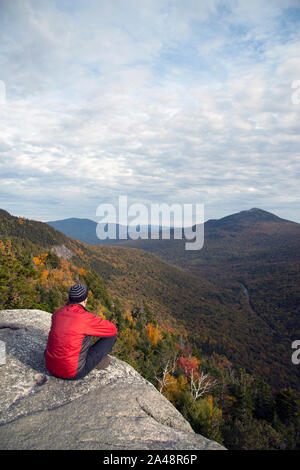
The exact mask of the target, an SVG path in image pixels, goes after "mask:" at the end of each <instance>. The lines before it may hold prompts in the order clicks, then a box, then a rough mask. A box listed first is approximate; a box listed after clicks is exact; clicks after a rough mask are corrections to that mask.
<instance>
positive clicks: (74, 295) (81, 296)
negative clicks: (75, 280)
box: [69, 283, 88, 303]
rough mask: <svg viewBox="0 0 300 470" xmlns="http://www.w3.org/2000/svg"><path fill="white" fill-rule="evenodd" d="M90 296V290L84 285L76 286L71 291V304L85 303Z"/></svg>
mask: <svg viewBox="0 0 300 470" xmlns="http://www.w3.org/2000/svg"><path fill="white" fill-rule="evenodd" d="M87 296H88V289H87V287H85V286H84V285H83V284H80V283H79V284H75V285H74V286H72V287H71V289H70V291H69V301H70V302H77V303H79V302H83V301H84V300H85V299H86V298H87Z"/></svg>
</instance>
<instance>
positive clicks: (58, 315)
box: [44, 283, 117, 380]
mask: <svg viewBox="0 0 300 470" xmlns="http://www.w3.org/2000/svg"><path fill="white" fill-rule="evenodd" d="M87 299H88V289H87V287H86V286H84V285H83V284H81V283H79V284H75V285H74V286H72V287H71V288H70V291H69V301H68V302H67V304H66V305H65V306H64V307H62V308H60V309H58V310H56V311H55V312H54V313H53V315H52V319H51V328H50V332H49V336H48V341H47V347H46V350H45V353H44V355H45V363H46V368H47V370H48V371H49V372H50V373H51V374H52V375H54V376H56V377H59V378H63V379H71V380H76V379H81V378H83V377H85V376H86V375H87V374H88V373H89V372H90V371H91V370H92V369H94V368H97V369H106V368H107V367H108V365H109V363H110V358H109V356H108V353H109V352H110V351H111V349H112V347H113V345H114V343H115V341H116V338H117V337H116V334H117V328H116V326H115V325H114V324H113V323H111V322H110V321H109V320H104V319H102V318H99V317H97V316H96V315H94V314H93V313H90V312H89V311H88V310H87V309H86V308H85V306H86V303H87ZM94 336H99V337H100V339H98V340H97V342H96V343H95V344H93V345H92V341H93V337H94Z"/></svg>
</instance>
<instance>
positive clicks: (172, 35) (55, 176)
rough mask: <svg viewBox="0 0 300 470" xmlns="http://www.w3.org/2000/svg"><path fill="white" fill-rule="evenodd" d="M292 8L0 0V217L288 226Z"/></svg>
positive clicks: (299, 65)
mask: <svg viewBox="0 0 300 470" xmlns="http://www.w3.org/2000/svg"><path fill="white" fill-rule="evenodd" d="M299 23H300V0H272V1H271V0H269V1H268V0H263V1H260V0H251V1H249V0H246V1H244V0H226V1H217V0H170V1H167V0H0V179H1V182H0V207H1V208H3V209H5V210H8V211H9V212H10V213H12V214H13V215H19V216H25V217H27V218H32V219H36V220H45V221H46V220H55V219H62V218H67V217H83V218H90V219H94V220H97V217H96V210H97V207H98V206H99V204H102V203H113V204H115V205H116V207H117V204H118V198H119V196H124V195H125V196H127V197H128V202H129V204H130V203H137V202H138V203H144V204H147V205H150V204H151V203H167V204H173V203H179V204H183V203H190V204H204V213H205V220H207V219H211V218H219V217H222V216H225V215H229V214H231V213H234V212H238V211H240V210H244V209H250V208H252V207H259V208H261V209H265V210H268V211H270V212H273V213H275V214H277V215H279V216H280V217H283V218H287V219H290V220H294V221H297V222H300V211H299V197H300V191H299V186H300V185H299V179H300V178H299V166H300V165H299V155H300V132H299V131H300V120H299V117H300V58H299V57H300V24H299Z"/></svg>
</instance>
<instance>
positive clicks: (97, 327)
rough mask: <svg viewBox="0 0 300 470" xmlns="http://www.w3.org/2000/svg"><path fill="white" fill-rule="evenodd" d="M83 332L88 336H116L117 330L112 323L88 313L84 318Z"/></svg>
mask: <svg viewBox="0 0 300 470" xmlns="http://www.w3.org/2000/svg"><path fill="white" fill-rule="evenodd" d="M85 330H86V331H85V334H87V335H90V336H115V335H116V334H117V328H116V326H115V325H114V324H113V323H112V322H110V321H109V320H104V319H103V318H99V317H96V315H94V314H93V313H90V312H88V315H87V316H86V323H85Z"/></svg>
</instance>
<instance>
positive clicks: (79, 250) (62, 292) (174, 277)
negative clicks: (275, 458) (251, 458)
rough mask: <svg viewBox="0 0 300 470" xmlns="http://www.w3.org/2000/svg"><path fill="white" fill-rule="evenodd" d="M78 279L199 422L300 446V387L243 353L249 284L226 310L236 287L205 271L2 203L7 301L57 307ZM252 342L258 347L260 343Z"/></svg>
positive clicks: (125, 348)
mask: <svg viewBox="0 0 300 470" xmlns="http://www.w3.org/2000/svg"><path fill="white" fill-rule="evenodd" d="M78 281H80V282H83V283H85V284H86V285H87V286H88V288H89V299H88V305H87V308H88V309H89V310H90V311H93V312H94V313H95V314H96V315H98V316H100V317H102V318H107V319H109V320H111V321H113V322H114V323H115V324H116V326H117V328H118V341H117V343H116V345H115V349H114V352H113V353H114V354H115V355H116V356H117V357H119V358H120V359H122V360H125V361H127V362H128V363H130V364H131V365H133V366H134V367H135V368H136V370H138V372H140V373H141V374H142V375H143V376H144V377H145V378H146V379H147V380H149V381H150V382H152V383H153V384H154V385H155V386H156V387H157V389H158V390H159V391H160V392H161V393H163V394H164V395H165V396H166V397H167V398H168V399H169V400H170V401H171V402H172V403H173V404H174V405H175V406H176V407H177V409H178V410H179V411H180V412H181V413H182V414H183V416H184V417H185V418H186V419H187V420H188V421H189V422H190V423H191V425H192V427H193V429H194V430H195V431H196V432H199V433H201V434H203V435H204V436H207V437H209V438H211V439H214V440H216V441H218V442H220V443H222V444H223V445H225V447H227V448H229V449H296V448H298V449H299V448H300V439H299V429H300V396H299V392H297V391H296V389H293V388H292V387H291V386H290V385H287V386H279V387H274V385H273V384H272V381H271V380H268V378H269V376H268V374H267V373H266V371H264V372H263V374H261V376H259V375H257V374H256V371H255V368H254V367H253V368H251V361H250V366H249V361H248V358H241V359H240V363H239V361H238V360H235V359H238V354H237V353H236V354H234V350H236V351H237V352H238V349H239V348H240V351H242V352H243V351H245V353H246V352H247V347H249V344H248V345H247V342H246V341H247V331H248V330H247V328H248V327H249V326H248V327H247V325H246V326H245V324H244V321H242V320H243V319H242V318H241V317H239V315H238V313H239V311H240V310H241V312H242V314H243V315H251V312H248V310H247V299H246V297H245V293H244V292H243V289H242V287H241V286H239V287H237V292H238V289H239V294H238V295H239V296H240V297H239V299H240V300H239V302H238V307H240V308H236V310H234V309H233V310H234V311H233V313H232V314H231V317H229V318H228V315H227V314H228V305H229V306H230V307H231V306H234V305H235V303H236V298H234V297H233V296H232V291H231V289H229V288H228V289H226V288H224V291H223V292H220V291H219V287H218V285H214V284H213V283H212V282H210V281H209V280H208V279H207V278H205V277H203V278H200V277H199V276H197V275H195V274H193V273H187V272H186V271H184V270H183V269H182V268H180V267H175V266H173V265H172V264H169V263H168V262H166V261H163V260H161V259H160V258H159V257H157V256H154V255H152V254H149V253H146V252H144V251H142V250H134V249H131V248H124V247H90V246H88V245H86V244H84V243H81V242H78V241H77V240H75V239H70V238H68V237H66V236H65V235H63V234H62V233H60V232H57V231H56V230H54V229H52V228H51V227H49V226H47V225H46V224H43V223H41V222H35V221H30V220H27V219H24V218H19V217H13V216H11V215H10V214H8V213H7V212H6V211H1V212H0V291H1V304H0V307H1V309H14V308H38V309H42V310H46V311H49V312H53V311H54V310H55V309H56V308H58V307H59V306H61V305H62V304H63V303H64V302H66V300H67V294H68V290H69V287H70V285H72V284H73V283H75V282H78ZM249 290H250V296H251V289H249ZM225 305H226V306H225ZM254 308H257V302H255V304H254ZM241 312H240V313H241ZM199 317H200V319H199ZM260 320H261V322H262V324H261V325H263V324H264V322H265V321H266V320H265V319H264V318H262V319H260ZM193 324H194V326H195V328H194V331H193V329H191V325H193ZM261 325H258V326H257V334H259V329H260V327H261ZM251 327H252V326H251ZM234 328H236V329H234ZM272 328H273V325H272ZM230 331H231V332H232V336H234V334H235V333H237V332H238V331H240V334H241V336H240V338H238V339H237V338H234V337H233V338H231V337H230V335H229V332H230ZM243 335H244V336H243ZM260 339H261V338H260ZM250 340H251V338H250ZM226 341H227V343H229V344H227V349H228V352H229V354H228V355H227V354H226V348H225V346H226V344H225V343H226ZM250 347H252V348H254V350H253V351H254V353H255V343H252V344H251V341H250ZM231 349H232V351H233V352H232V353H231ZM254 353H253V354H254ZM254 358H255V356H254ZM243 362H244V365H245V364H248V367H245V366H243ZM295 367H296V366H295ZM251 369H252V370H251ZM263 376H265V377H263Z"/></svg>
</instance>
